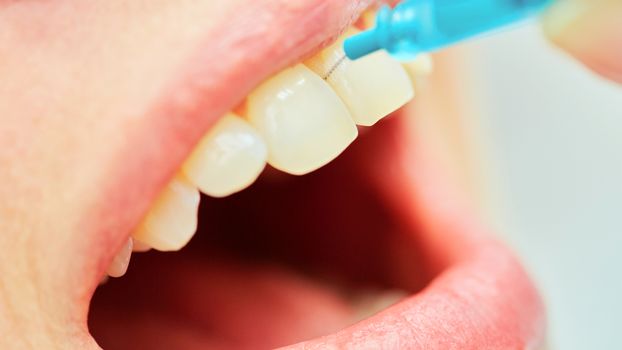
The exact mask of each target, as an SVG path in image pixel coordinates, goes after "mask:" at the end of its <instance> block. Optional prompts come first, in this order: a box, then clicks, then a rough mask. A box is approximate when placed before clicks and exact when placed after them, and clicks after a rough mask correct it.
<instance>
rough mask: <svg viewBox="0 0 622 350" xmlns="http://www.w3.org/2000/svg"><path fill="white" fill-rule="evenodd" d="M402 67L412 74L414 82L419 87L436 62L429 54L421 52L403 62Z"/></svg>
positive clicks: (411, 78)
mask: <svg viewBox="0 0 622 350" xmlns="http://www.w3.org/2000/svg"><path fill="white" fill-rule="evenodd" d="M402 67H404V69H405V70H406V72H407V73H408V75H409V76H410V80H411V81H412V83H413V84H414V85H415V86H417V88H418V87H419V86H418V84H419V85H420V84H421V83H422V81H424V78H425V77H426V76H428V75H430V74H432V71H433V70H434V62H433V61H432V57H431V56H430V55H429V54H420V55H419V56H417V57H416V58H415V59H414V60H412V61H408V62H403V63H402Z"/></svg>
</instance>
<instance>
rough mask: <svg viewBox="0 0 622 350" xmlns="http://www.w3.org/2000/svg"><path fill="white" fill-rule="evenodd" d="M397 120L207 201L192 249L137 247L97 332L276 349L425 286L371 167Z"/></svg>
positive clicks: (159, 341) (99, 302)
mask: <svg viewBox="0 0 622 350" xmlns="http://www.w3.org/2000/svg"><path fill="white" fill-rule="evenodd" d="M394 124H396V123H395V121H393V120H387V121H386V122H383V123H381V124H380V125H377V126H375V127H374V128H373V130H372V129H370V130H368V132H365V133H364V135H363V136H362V137H361V138H359V140H358V141H357V142H355V144H354V145H353V146H352V147H350V149H348V150H347V151H346V152H345V153H344V154H343V155H342V156H341V157H339V158H338V159H337V160H335V161H334V162H332V163H331V164H329V165H327V166H325V167H323V168H322V169H320V170H318V171H316V172H314V173H312V174H309V175H306V176H301V177H296V176H290V175H285V174H282V173H277V172H272V171H271V170H270V169H269V170H268V171H267V173H266V174H264V176H262V177H261V178H260V180H259V181H258V182H257V183H256V184H254V185H253V186H251V187H250V188H248V189H246V190H245V191H243V192H241V193H238V194H235V195H232V196H230V197H227V198H223V199H212V198H208V197H205V198H202V200H201V208H200V214H199V215H200V218H199V229H198V232H197V234H196V236H195V237H194V239H193V240H192V241H191V243H190V244H189V246H187V247H186V248H184V249H183V250H182V251H180V252H176V253H159V252H149V253H144V254H134V256H133V258H132V263H131V264H130V268H129V270H128V273H127V274H126V275H125V276H124V277H123V278H120V279H114V280H111V281H109V282H108V283H106V284H105V285H103V286H101V287H100V288H98V290H97V291H96V293H95V296H94V298H93V301H92V303H91V311H90V314H89V327H90V329H91V332H92V333H93V335H94V337H95V339H96V340H97V341H98V343H99V344H100V345H101V346H102V347H104V348H107V349H108V348H110V349H125V348H127V349H136V348H149V349H160V348H161V349H170V348H179V349H182V348H183V349H192V348H195V347H196V348H201V349H205V348H206V347H208V348H212V347H213V348H236V349H244V348H270V347H276V346H282V345H286V344H290V343H295V342H298V341H302V340H306V339H309V338H314V337H318V336H321V335H325V334H328V333H332V332H335V331H337V330H339V329H342V328H344V327H347V326H349V325H351V324H353V323H355V322H357V321H359V320H360V319H361V318H364V317H367V316H370V315H371V314H373V313H375V312H377V311H379V310H381V309H383V308H384V307H387V306H389V305H390V304H391V303H395V302H397V301H399V299H400V298H402V297H404V296H405V295H407V294H411V293H413V292H416V291H418V290H420V289H421V288H423V287H424V286H425V285H426V283H428V282H429V280H430V279H431V278H432V273H430V271H429V270H428V269H427V268H426V257H425V255H424V252H423V251H421V250H420V249H418V247H419V244H418V242H417V239H418V238H417V229H416V228H413V227H412V225H407V224H405V221H404V220H402V219H401V218H400V217H399V216H398V215H397V214H396V213H395V210H392V206H391V205H390V204H388V203H387V200H386V197H385V196H384V195H383V194H382V192H381V191H379V187H378V186H375V184H374V182H373V181H371V177H369V176H366V169H369V164H373V161H374V159H371V158H370V157H369V155H370V154H372V153H371V152H368V151H369V147H378V142H376V141H375V139H377V138H379V137H386V134H387V130H388V129H390V128H392V127H396V126H395V125H394ZM383 129H384V130H383ZM376 151H377V150H376ZM373 153H374V154H383V152H373ZM408 222H411V221H408Z"/></svg>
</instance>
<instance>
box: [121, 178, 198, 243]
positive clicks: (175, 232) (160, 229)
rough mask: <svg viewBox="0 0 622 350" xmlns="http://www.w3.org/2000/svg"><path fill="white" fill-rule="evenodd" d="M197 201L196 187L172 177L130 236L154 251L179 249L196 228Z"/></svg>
mask: <svg viewBox="0 0 622 350" xmlns="http://www.w3.org/2000/svg"><path fill="white" fill-rule="evenodd" d="M199 201H200V195H199V191H198V190H197V189H196V187H194V186H193V185H192V184H190V183H189V182H188V180H186V179H184V178H182V177H176V178H174V179H173V180H172V181H171V182H170V183H169V184H168V185H167V186H166V187H165V188H164V190H163V191H162V193H160V196H159V197H158V199H157V200H156V202H155V203H154V205H153V207H152V208H151V210H150V211H149V213H147V215H146V216H145V218H144V219H143V222H142V224H141V225H140V226H139V227H138V229H137V230H136V232H135V233H134V234H133V235H132V236H133V237H134V238H136V239H137V240H139V241H141V242H143V243H145V244H147V245H148V246H150V247H153V248H155V249H157V250H161V251H171V250H179V249H181V248H182V247H183V246H185V245H186V243H188V241H190V238H192V236H193V235H194V233H195V231H196V229H197V211H198V209H199Z"/></svg>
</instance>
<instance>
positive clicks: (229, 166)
mask: <svg viewBox="0 0 622 350" xmlns="http://www.w3.org/2000/svg"><path fill="white" fill-rule="evenodd" d="M267 154H268V150H267V148H266V144H265V143H264V141H263V140H262V138H261V136H260V135H259V133H258V132H257V130H255V129H254V128H253V127H252V126H251V125H250V124H249V123H248V122H247V121H245V120H244V119H242V118H240V117H238V116H236V115H234V114H231V113H229V114H227V115H226V116H224V117H223V118H221V119H220V120H219V121H218V123H217V124H216V126H214V127H213V128H212V129H211V130H210V132H209V133H208V134H207V135H206V136H205V137H204V138H203V140H201V142H199V145H198V146H197V147H196V148H195V150H194V152H193V153H192V155H191V156H190V158H188V160H187V161H186V162H185V163H184V165H183V166H182V171H183V173H184V174H185V175H186V176H187V177H188V179H189V180H190V181H192V182H193V183H194V184H195V185H196V186H197V187H198V188H199V190H201V192H203V193H205V194H207V195H210V196H212V197H224V196H228V195H230V194H231V193H234V192H237V191H240V190H242V189H244V188H246V187H247V186H249V185H250V184H252V183H253V182H254V181H255V179H257V177H258V176H259V174H260V173H261V171H262V170H263V168H264V167H265V166H266V158H267Z"/></svg>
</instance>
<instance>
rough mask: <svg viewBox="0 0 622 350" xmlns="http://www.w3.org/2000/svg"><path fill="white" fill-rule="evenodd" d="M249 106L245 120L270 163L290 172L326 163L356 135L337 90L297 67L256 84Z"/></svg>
mask: <svg viewBox="0 0 622 350" xmlns="http://www.w3.org/2000/svg"><path fill="white" fill-rule="evenodd" d="M247 108H248V109H247V111H248V119H249V121H250V122H251V124H253V125H254V126H255V128H257V130H258V131H259V132H260V134H261V135H262V136H263V137H264V140H265V141H266V143H267V145H268V163H270V165H272V166H273V167H275V168H277V169H280V170H282V171H285V172H288V173H291V174H296V175H302V174H305V173H308V172H311V171H313V170H315V169H317V168H319V167H321V166H322V165H324V164H326V163H328V162H330V161H331V160H333V159H334V158H335V157H337V156H338V155H339V154H340V153H341V152H342V151H343V150H344V149H345V148H346V147H348V145H349V144H350V143H351V142H352V141H354V139H355V138H356V136H357V134H358V132H357V129H356V125H355V124H354V122H353V121H352V119H351V117H350V113H348V110H347V108H346V107H345V105H344V104H343V102H342V101H341V100H340V99H339V97H338V96H337V95H336V94H335V92H334V91H333V90H332V89H331V88H330V86H329V85H328V84H326V82H325V81H323V80H322V79H321V78H320V77H319V76H317V75H316V74H315V73H313V72H311V71H310V70H309V69H308V68H307V67H305V66H304V65H301V64H299V65H296V66H294V67H292V68H289V69H286V70H284V71H283V72H281V73H279V74H277V75H276V76H274V77H272V78H271V79H269V80H268V81H266V82H264V83H263V84H262V85H261V86H259V87H258V88H257V89H256V90H255V91H254V92H253V93H251V94H250V95H249V97H248V101H247Z"/></svg>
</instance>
